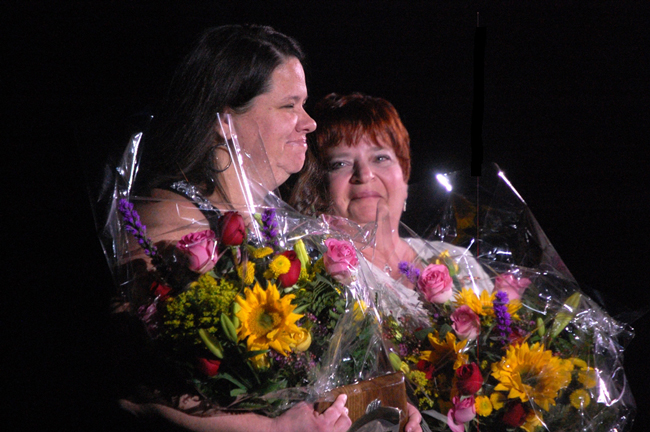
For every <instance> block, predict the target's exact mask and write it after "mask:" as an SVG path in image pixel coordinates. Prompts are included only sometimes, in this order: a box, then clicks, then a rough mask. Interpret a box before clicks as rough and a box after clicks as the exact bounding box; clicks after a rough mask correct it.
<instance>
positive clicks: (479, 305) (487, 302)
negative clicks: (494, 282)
mask: <svg viewBox="0 0 650 432" xmlns="http://www.w3.org/2000/svg"><path fill="white" fill-rule="evenodd" d="M496 293H497V292H496V291H494V292H492V294H489V293H488V292H487V291H481V296H480V297H479V296H477V295H476V293H474V291H472V290H471V289H470V288H463V289H461V291H460V293H458V294H456V296H455V297H454V303H455V305H456V306H457V307H460V306H463V305H467V306H469V308H470V309H472V310H473V311H474V313H476V314H477V315H480V316H488V317H493V316H494V308H493V303H494V299H495V297H496ZM507 307H508V313H509V314H510V316H511V317H512V318H514V319H518V317H517V315H516V314H517V311H519V309H521V301H519V300H510V301H509V302H508V306H507Z"/></svg>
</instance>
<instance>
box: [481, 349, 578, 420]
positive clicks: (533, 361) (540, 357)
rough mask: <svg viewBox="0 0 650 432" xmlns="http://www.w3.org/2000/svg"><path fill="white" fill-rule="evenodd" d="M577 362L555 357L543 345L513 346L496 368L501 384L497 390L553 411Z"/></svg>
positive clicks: (493, 366)
mask: <svg viewBox="0 0 650 432" xmlns="http://www.w3.org/2000/svg"><path fill="white" fill-rule="evenodd" d="M572 370H573V363H571V362H570V361H564V360H562V359H561V358H559V357H555V356H554V355H553V353H552V352H551V351H549V350H545V349H544V347H543V346H541V345H540V344H539V343H535V344H533V346H531V347H529V346H528V343H523V344H521V345H519V346H510V347H508V351H507V353H506V356H505V357H503V358H502V359H501V361H500V362H498V363H494V364H493V365H492V376H493V377H494V378H496V379H497V380H498V381H499V384H497V386H496V387H495V388H494V389H495V390H497V391H499V390H503V391H508V392H509V393H508V398H509V399H514V398H519V399H521V401H522V402H527V401H528V400H533V401H534V402H535V403H536V404H537V405H539V406H541V407H542V408H544V409H545V410H546V411H548V410H549V405H555V398H556V397H557V396H558V392H559V391H560V390H561V389H563V388H565V387H567V386H568V385H569V383H570V382H571V371H572Z"/></svg>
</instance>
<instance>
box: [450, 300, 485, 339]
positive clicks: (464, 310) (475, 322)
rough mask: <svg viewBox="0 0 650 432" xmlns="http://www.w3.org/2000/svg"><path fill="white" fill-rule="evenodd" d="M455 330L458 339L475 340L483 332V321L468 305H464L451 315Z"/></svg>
mask: <svg viewBox="0 0 650 432" xmlns="http://www.w3.org/2000/svg"><path fill="white" fill-rule="evenodd" d="M450 318H451V320H452V322H453V324H452V325H451V327H452V328H453V329H454V331H455V332H456V334H457V335H458V337H460V338H464V339H467V340H474V339H476V337H477V336H478V334H479V332H480V331H481V320H480V318H479V317H478V315H476V314H475V313H474V311H473V310H472V309H471V308H470V307H469V306H467V305H462V306H461V307H459V308H458V309H456V310H455V311H454V313H452V314H451V317H450Z"/></svg>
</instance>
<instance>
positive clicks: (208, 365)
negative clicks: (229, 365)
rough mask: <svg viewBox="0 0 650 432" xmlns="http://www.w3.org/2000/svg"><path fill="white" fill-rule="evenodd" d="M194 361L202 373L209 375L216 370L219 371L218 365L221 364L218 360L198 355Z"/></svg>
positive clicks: (214, 373) (212, 374) (215, 372)
mask: <svg viewBox="0 0 650 432" xmlns="http://www.w3.org/2000/svg"><path fill="white" fill-rule="evenodd" d="M196 361H197V364H196V368H197V369H198V370H199V372H201V373H202V374H204V375H207V376H209V377H211V376H215V375H216V374H217V372H219V366H221V362H220V361H219V360H216V359H215V360H213V359H207V358H203V357H199V358H197V359H196Z"/></svg>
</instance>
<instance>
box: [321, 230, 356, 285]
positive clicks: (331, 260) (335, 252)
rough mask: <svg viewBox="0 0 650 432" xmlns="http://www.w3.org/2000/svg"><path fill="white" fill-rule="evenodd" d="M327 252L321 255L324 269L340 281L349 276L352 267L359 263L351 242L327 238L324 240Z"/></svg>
mask: <svg viewBox="0 0 650 432" xmlns="http://www.w3.org/2000/svg"><path fill="white" fill-rule="evenodd" d="M325 246H327V252H325V255H323V264H324V265H325V270H327V272H328V273H329V274H330V275H332V277H333V278H334V279H336V280H338V281H340V282H344V281H347V280H348V279H349V278H350V275H351V271H350V270H352V269H355V268H356V267H357V266H358V265H359V260H358V259H357V251H356V250H355V249H354V246H352V244H350V243H348V242H346V241H341V240H337V239H334V238H329V239H327V240H325Z"/></svg>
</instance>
